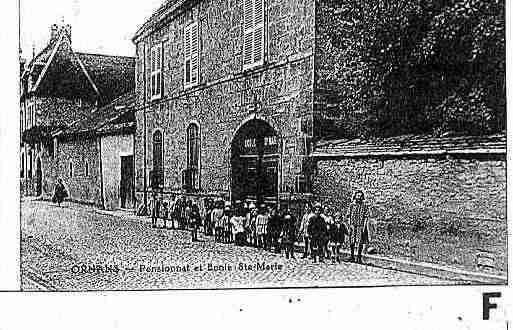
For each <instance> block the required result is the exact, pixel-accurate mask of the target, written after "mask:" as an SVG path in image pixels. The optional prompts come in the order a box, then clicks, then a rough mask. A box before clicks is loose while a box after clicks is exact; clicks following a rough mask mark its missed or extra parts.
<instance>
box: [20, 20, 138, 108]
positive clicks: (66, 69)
mask: <svg viewBox="0 0 513 330" xmlns="http://www.w3.org/2000/svg"><path fill="white" fill-rule="evenodd" d="M29 74H30V75H31V76H32V79H33V82H34V86H33V88H32V90H31V92H33V93H37V94H38V95H47V96H58V97H67V98H82V99H88V100H91V101H98V103H99V105H100V106H102V105H106V104H108V103H110V102H111V101H113V100H114V99H115V98H116V97H118V96H120V95H122V94H125V93H127V92H129V91H131V90H133V89H134V88H135V58H134V57H128V56H111V55H101V54H89V53H81V52H75V51H74V50H73V49H72V46H71V40H70V39H69V35H68V34H67V33H66V30H65V29H64V28H61V30H60V32H59V36H58V37H57V38H53V39H51V40H50V42H49V43H48V45H47V46H46V47H45V48H44V49H43V50H42V51H41V52H39V53H38V54H37V56H35V57H34V58H33V59H32V61H30V63H29V65H28V66H27V70H26V71H25V72H24V74H23V79H26V78H28V75H29Z"/></svg>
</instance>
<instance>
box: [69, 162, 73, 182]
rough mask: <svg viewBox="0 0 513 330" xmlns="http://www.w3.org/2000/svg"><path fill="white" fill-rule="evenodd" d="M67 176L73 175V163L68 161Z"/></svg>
mask: <svg viewBox="0 0 513 330" xmlns="http://www.w3.org/2000/svg"><path fill="white" fill-rule="evenodd" d="M69 177H70V178H72V177H73V163H72V162H69Z"/></svg>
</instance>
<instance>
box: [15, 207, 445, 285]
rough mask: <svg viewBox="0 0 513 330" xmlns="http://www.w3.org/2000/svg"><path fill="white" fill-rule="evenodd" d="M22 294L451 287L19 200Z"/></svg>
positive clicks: (436, 281) (80, 209)
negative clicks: (210, 289) (20, 203)
mask: <svg viewBox="0 0 513 330" xmlns="http://www.w3.org/2000/svg"><path fill="white" fill-rule="evenodd" d="M21 229H22V241H21V268H22V289H23V290H26V291H39V290H52V291H53V290H58V291H60V290H63V291H82V290H149V289H203V288H270V287H313V286H320V287H322V286H376V285H434V284H450V283H451V282H450V281H445V280H441V279H437V278H432V277H427V276H422V275H416V274H411V273H405V272H399V271H393V270H388V269H382V268H377V267H372V266H368V265H358V264H353V263H346V262H343V263H341V264H331V263H330V262H327V263H325V264H313V263H312V261H311V260H306V259H300V254H299V253H296V257H297V258H298V259H296V260H287V259H285V257H284V255H283V254H282V255H279V254H276V253H272V252H268V251H263V250H259V249H256V248H253V247H238V246H234V245H233V244H221V243H214V241H213V238H212V237H205V236H203V234H200V235H199V239H200V241H199V242H194V243H192V242H191V238H190V233H189V232H187V231H179V230H166V229H152V228H150V225H149V219H148V218H142V217H135V216H126V217H120V216H113V215H108V214H104V213H99V212H98V211H97V210H96V209H95V208H93V207H90V206H83V205H78V204H72V203H64V204H63V205H62V206H61V207H58V206H57V205H54V204H51V203H48V202H43V201H28V200H25V201H23V202H22V217H21Z"/></svg>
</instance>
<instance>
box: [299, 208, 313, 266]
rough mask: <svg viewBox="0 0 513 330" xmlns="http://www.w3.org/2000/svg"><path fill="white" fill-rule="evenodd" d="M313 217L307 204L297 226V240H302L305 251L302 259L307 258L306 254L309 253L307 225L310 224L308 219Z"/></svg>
mask: <svg viewBox="0 0 513 330" xmlns="http://www.w3.org/2000/svg"><path fill="white" fill-rule="evenodd" d="M312 216H313V212H312V206H311V205H310V203H307V204H306V205H305V213H304V214H303V217H302V218H301V222H300V223H299V226H298V237H299V239H301V240H303V243H304V245H305V250H304V252H303V257H302V259H305V258H307V257H308V254H309V253H310V238H309V236H308V224H309V222H310V218H311V217H312Z"/></svg>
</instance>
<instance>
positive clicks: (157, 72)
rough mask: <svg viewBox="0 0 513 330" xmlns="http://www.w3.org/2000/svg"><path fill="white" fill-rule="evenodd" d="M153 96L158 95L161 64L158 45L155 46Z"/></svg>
mask: <svg viewBox="0 0 513 330" xmlns="http://www.w3.org/2000/svg"><path fill="white" fill-rule="evenodd" d="M155 57H156V60H155V96H159V95H160V84H161V81H160V67H161V66H162V48H161V47H160V46H156V47H155Z"/></svg>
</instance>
